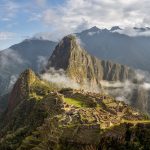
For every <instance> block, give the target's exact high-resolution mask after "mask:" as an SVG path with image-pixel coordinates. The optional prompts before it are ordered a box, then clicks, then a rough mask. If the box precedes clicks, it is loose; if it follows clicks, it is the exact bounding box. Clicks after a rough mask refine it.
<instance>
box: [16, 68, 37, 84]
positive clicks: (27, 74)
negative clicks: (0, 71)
mask: <svg viewBox="0 0 150 150" xmlns="http://www.w3.org/2000/svg"><path fill="white" fill-rule="evenodd" d="M36 79H37V77H36V75H35V73H34V71H33V70H32V69H30V68H29V69H26V70H25V71H24V72H23V73H21V75H20V77H19V80H25V82H27V83H28V84H29V85H31V84H32V83H33V82H34V81H35V80H36Z"/></svg>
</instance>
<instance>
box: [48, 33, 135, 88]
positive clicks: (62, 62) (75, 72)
mask: <svg viewBox="0 0 150 150" xmlns="http://www.w3.org/2000/svg"><path fill="white" fill-rule="evenodd" d="M52 67H53V68H55V69H56V70H59V69H63V70H64V71H65V72H66V74H67V75H68V76H69V77H71V78H72V79H73V80H75V81H76V82H78V83H81V84H82V83H83V82H84V81H86V82H89V83H91V85H93V84H96V85H100V81H101V80H108V81H117V80H119V81H124V80H126V79H131V78H132V77H133V76H134V71H133V70H132V69H130V68H129V67H127V66H124V65H120V64H116V63H113V62H111V61H104V60H100V59H97V58H96V57H94V56H91V55H90V54H88V53H87V51H86V50H85V49H83V48H82V47H81V44H80V41H79V40H78V39H77V38H76V37H75V36H73V35H69V36H66V37H64V38H63V39H62V41H61V42H60V43H59V44H58V45H57V46H56V48H55V50H54V52H53V53H52V55H51V57H50V58H49V62H48V65H47V70H49V69H50V68H52Z"/></svg>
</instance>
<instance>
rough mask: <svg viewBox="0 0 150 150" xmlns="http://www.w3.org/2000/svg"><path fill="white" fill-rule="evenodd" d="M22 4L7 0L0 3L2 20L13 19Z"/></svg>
mask: <svg viewBox="0 0 150 150" xmlns="http://www.w3.org/2000/svg"><path fill="white" fill-rule="evenodd" d="M19 8H20V5H19V4H18V3H16V2H14V1H10V0H6V1H3V2H2V3H1V4H0V17H1V19H2V21H10V20H12V19H13V18H14V17H15V16H16V15H17V13H18V11H19Z"/></svg>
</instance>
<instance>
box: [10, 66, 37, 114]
mask: <svg viewBox="0 0 150 150" xmlns="http://www.w3.org/2000/svg"><path fill="white" fill-rule="evenodd" d="M36 80H38V77H37V76H36V75H35V73H34V72H33V71H32V70H31V69H27V70H25V71H24V72H23V73H21V75H20V76H19V78H18V80H17V81H16V83H15V85H14V87H13V89H12V92H11V94H10V98H9V101H8V110H9V112H11V111H12V110H13V109H14V108H15V107H16V105H18V104H19V103H20V101H22V100H24V98H27V97H28V96H29V94H30V87H31V85H32V84H33V83H34V82H35V81H36Z"/></svg>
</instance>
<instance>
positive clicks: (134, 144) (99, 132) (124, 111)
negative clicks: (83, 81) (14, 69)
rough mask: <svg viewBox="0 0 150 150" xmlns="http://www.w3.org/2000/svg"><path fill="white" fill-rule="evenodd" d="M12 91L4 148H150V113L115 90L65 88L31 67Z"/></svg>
mask: <svg viewBox="0 0 150 150" xmlns="http://www.w3.org/2000/svg"><path fill="white" fill-rule="evenodd" d="M17 91H18V93H17ZM11 95H13V96H11V97H10V98H9V105H8V108H7V110H6V111H5V112H4V113H3V114H2V116H1V120H0V149H2V150H46V149H47V150H107V149H111V150H114V149H118V150H120V149H129V150H137V149H143V150H144V149H149V143H150V139H149V137H150V134H149V133H150V132H149V131H150V121H149V120H148V117H147V116H146V115H144V114H142V113H140V112H139V111H137V110H136V109H133V108H131V107H130V106H128V105H127V104H125V103H124V102H121V101H116V100H115V99H114V98H112V97H111V96H108V95H105V94H103V93H99V94H96V93H91V92H85V91H83V90H75V89H74V90H73V89H70V88H65V89H64V88H59V87H57V84H53V83H50V82H47V81H44V80H41V79H40V77H38V76H37V75H36V74H35V73H34V72H33V71H32V70H30V69H28V70H26V71H24V72H23V73H22V74H21V75H20V77H19V79H18V80H17V82H16V83H15V86H14V88H13V90H12V92H11ZM8 114H9V115H8Z"/></svg>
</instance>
